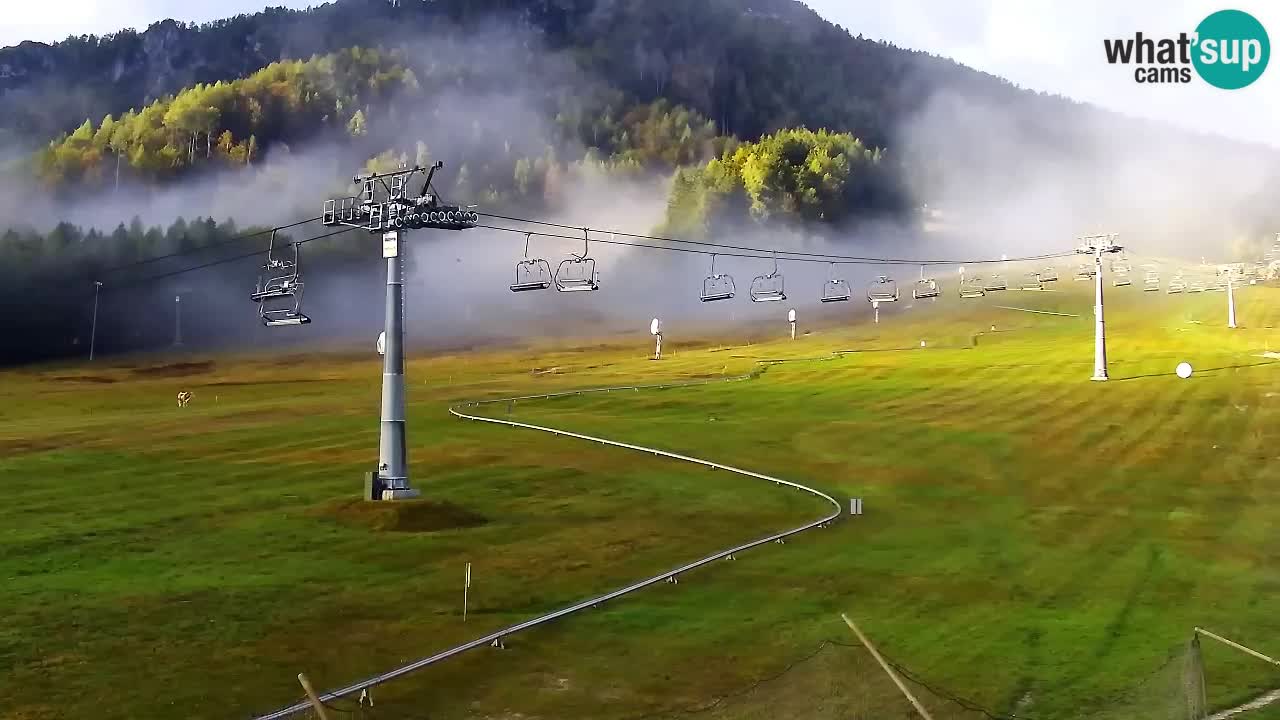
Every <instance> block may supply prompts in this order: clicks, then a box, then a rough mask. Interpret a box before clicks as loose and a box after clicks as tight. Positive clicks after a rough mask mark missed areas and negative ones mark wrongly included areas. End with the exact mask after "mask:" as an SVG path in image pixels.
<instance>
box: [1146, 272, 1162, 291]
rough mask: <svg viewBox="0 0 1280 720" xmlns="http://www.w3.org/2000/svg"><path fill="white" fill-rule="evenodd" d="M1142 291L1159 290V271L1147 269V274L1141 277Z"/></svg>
mask: <svg viewBox="0 0 1280 720" xmlns="http://www.w3.org/2000/svg"><path fill="white" fill-rule="evenodd" d="M1142 291H1143V292H1159V291H1160V273H1159V272H1158V271H1156V270H1148V271H1147V274H1146V275H1145V276H1143V278H1142Z"/></svg>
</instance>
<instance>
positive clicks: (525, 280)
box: [511, 233, 552, 292]
mask: <svg viewBox="0 0 1280 720" xmlns="http://www.w3.org/2000/svg"><path fill="white" fill-rule="evenodd" d="M532 236H533V233H525V234H524V259H523V260H521V261H520V262H518V263H516V281H515V282H513V283H511V292H528V291H530V290H546V289H547V288H549V287H551V281H552V275H551V264H550V263H548V262H547V261H546V260H543V259H542V258H530V257H529V239H530V238H531V237H532Z"/></svg>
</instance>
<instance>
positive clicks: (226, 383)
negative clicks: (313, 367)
mask: <svg viewBox="0 0 1280 720" xmlns="http://www.w3.org/2000/svg"><path fill="white" fill-rule="evenodd" d="M339 380H341V378H292V377H291V378H288V379H282V378H262V379H261V380H216V381H214V382H207V383H200V385H199V387H247V386H250V385H280V384H281V383H288V384H290V385H299V384H305V383H327V382H337V381H339Z"/></svg>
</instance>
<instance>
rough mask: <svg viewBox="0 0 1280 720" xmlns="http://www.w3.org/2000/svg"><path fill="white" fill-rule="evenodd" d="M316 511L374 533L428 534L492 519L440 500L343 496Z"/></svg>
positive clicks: (325, 516) (478, 523)
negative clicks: (373, 499) (371, 500)
mask: <svg viewBox="0 0 1280 720" xmlns="http://www.w3.org/2000/svg"><path fill="white" fill-rule="evenodd" d="M313 514H314V515H315V516H316V517H323V518H327V519H330V520H334V521H337V522H339V523H342V524H343V525H347V526H349V527H359V528H366V529H369V530H373V531H374V532H404V533H427V532H438V531H440V530H456V529H459V528H470V527H477V526H480V525H484V524H485V523H486V522H488V520H487V519H486V518H485V517H484V516H483V515H480V514H479V513H475V512H472V511H470V510H468V509H466V508H464V507H462V506H460V505H454V504H453V503H451V502H442V501H437V500H402V501H399V502H369V501H367V500H361V499H351V498H343V499H341V500H334V501H332V502H328V503H325V504H324V505H322V506H321V507H319V508H318V509H316V510H315V511H314V512H313Z"/></svg>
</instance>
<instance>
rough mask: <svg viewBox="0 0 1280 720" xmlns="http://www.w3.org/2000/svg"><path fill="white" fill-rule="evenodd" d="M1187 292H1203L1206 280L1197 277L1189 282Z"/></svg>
mask: <svg viewBox="0 0 1280 720" xmlns="http://www.w3.org/2000/svg"><path fill="white" fill-rule="evenodd" d="M1187 292H1189V293H1202V292H1204V280H1200V279H1195V280H1192V281H1191V282H1189V283H1187Z"/></svg>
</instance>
